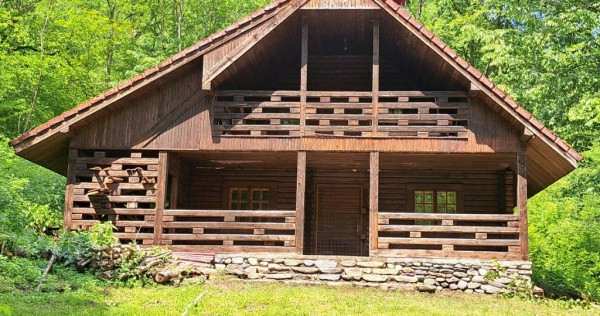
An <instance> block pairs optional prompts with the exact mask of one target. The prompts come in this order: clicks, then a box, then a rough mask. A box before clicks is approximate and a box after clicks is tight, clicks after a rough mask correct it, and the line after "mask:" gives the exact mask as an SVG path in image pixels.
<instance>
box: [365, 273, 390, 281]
mask: <svg viewBox="0 0 600 316" xmlns="http://www.w3.org/2000/svg"><path fill="white" fill-rule="evenodd" d="M362 277H363V280H365V281H367V282H378V283H381V282H385V281H387V279H388V277H387V276H385V275H381V274H363V276H362Z"/></svg>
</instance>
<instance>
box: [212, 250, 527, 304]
mask: <svg viewBox="0 0 600 316" xmlns="http://www.w3.org/2000/svg"><path fill="white" fill-rule="evenodd" d="M215 268H216V269H217V270H225V272H226V273H227V274H232V275H236V276H237V277H239V278H242V279H249V280H265V281H266V280H279V281H284V282H287V283H299V284H327V285H345V284H348V285H354V286H359V287H380V288H384V289H403V290H418V291H422V292H436V291H446V290H454V291H463V292H465V293H481V294H484V293H485V294H500V293H503V292H506V291H514V289H515V288H516V287H517V286H518V287H519V288H520V289H523V288H530V285H531V278H530V277H531V262H527V261H499V262H492V261H483V260H461V259H407V258H365V257H323V256H319V257H313V256H281V257H278V256H273V255H270V256H258V255H248V254H244V255H231V254H228V255H217V256H216V257H215Z"/></svg>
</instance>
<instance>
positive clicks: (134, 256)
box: [79, 244, 215, 283]
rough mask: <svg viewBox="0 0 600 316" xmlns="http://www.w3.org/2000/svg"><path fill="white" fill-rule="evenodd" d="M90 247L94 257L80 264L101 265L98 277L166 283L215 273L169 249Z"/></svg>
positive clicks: (114, 246) (116, 246) (126, 245)
mask: <svg viewBox="0 0 600 316" xmlns="http://www.w3.org/2000/svg"><path fill="white" fill-rule="evenodd" d="M92 250H93V252H94V253H95V254H96V255H97V256H96V258H94V259H89V260H85V262H80V263H79V265H80V266H82V267H85V266H86V265H88V264H89V265H90V266H91V267H92V268H100V269H101V271H102V272H101V275H100V277H101V278H104V279H107V280H112V279H120V280H126V279H129V278H133V277H138V278H140V277H149V278H152V279H153V280H154V281H155V282H156V283H167V282H179V281H181V280H183V279H186V278H192V277H201V278H204V279H207V278H208V276H209V274H211V273H214V272H215V271H214V269H211V268H210V266H208V267H207V266H205V265H203V266H198V265H197V264H193V263H190V262H186V261H181V260H179V258H178V257H177V256H174V255H173V253H172V252H171V251H170V250H166V249H162V248H141V247H140V246H139V245H131V244H114V245H108V246H103V247H98V248H93V249H92ZM123 267H125V269H123Z"/></svg>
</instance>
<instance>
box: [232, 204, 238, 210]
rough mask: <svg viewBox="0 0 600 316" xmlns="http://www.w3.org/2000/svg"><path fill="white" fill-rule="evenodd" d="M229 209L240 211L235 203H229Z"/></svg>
mask: <svg viewBox="0 0 600 316" xmlns="http://www.w3.org/2000/svg"><path fill="white" fill-rule="evenodd" d="M231 209H232V210H239V209H240V205H239V204H237V203H231Z"/></svg>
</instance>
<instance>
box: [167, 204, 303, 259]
mask: <svg viewBox="0 0 600 316" xmlns="http://www.w3.org/2000/svg"><path fill="white" fill-rule="evenodd" d="M163 229H165V232H164V233H163V234H162V240H163V243H164V244H170V245H173V247H174V248H178V249H183V250H185V248H186V247H189V248H190V249H193V248H199V247H202V246H205V248H206V249H210V250H211V251H217V250H222V249H229V250H230V251H235V250H238V251H243V252H246V251H247V252H253V251H254V252H256V251H264V252H293V251H295V246H296V241H295V238H296V237H295V232H296V212H295V211H283V210H260V211H251V210H165V211H164V215H163Z"/></svg>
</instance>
